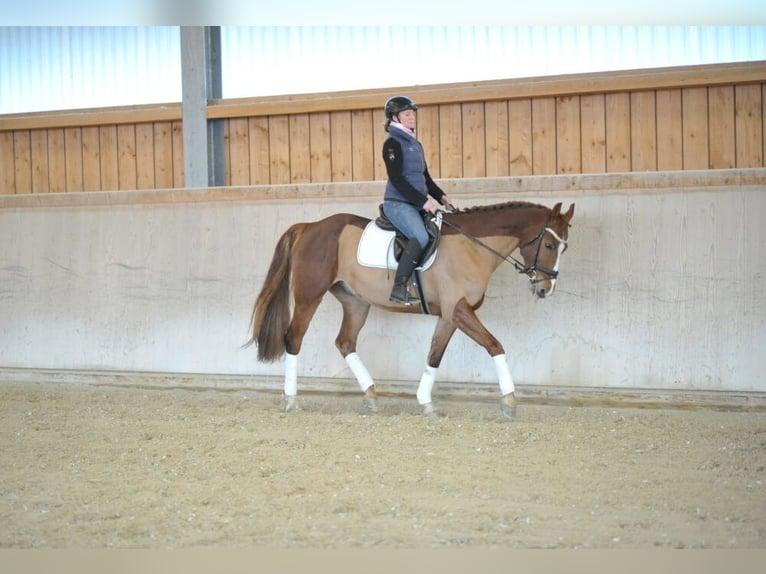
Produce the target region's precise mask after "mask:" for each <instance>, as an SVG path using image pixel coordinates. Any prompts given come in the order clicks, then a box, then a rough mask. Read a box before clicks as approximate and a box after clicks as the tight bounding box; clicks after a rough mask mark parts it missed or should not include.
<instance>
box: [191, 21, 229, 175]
mask: <svg viewBox="0 0 766 574" xmlns="http://www.w3.org/2000/svg"><path fill="white" fill-rule="evenodd" d="M181 68H182V94H183V95H182V97H183V102H182V104H181V109H182V116H183V140H184V185H185V186H186V187H209V186H220V185H225V183H226V174H225V171H224V149H223V120H212V121H208V120H207V118H206V117H205V108H206V106H207V103H208V101H209V100H211V99H213V98H220V97H221V96H222V89H221V29H220V27H218V26H181Z"/></svg>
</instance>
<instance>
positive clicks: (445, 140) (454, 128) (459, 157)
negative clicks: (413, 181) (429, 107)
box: [439, 104, 463, 177]
mask: <svg viewBox="0 0 766 574" xmlns="http://www.w3.org/2000/svg"><path fill="white" fill-rule="evenodd" d="M461 116H462V108H461V105H460V104H445V105H442V106H439V156H440V158H441V177H463V129H462V128H463V120H462V117H461Z"/></svg>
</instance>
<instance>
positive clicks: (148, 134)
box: [136, 123, 155, 189]
mask: <svg viewBox="0 0 766 574" xmlns="http://www.w3.org/2000/svg"><path fill="white" fill-rule="evenodd" d="M136 186H137V188H138V189H152V188H154V187H155V184H154V130H153V129H152V124H147V123H141V124H136Z"/></svg>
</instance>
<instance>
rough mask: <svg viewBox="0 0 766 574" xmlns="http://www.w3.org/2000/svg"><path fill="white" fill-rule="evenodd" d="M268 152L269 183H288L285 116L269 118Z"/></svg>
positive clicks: (288, 144)
mask: <svg viewBox="0 0 766 574" xmlns="http://www.w3.org/2000/svg"><path fill="white" fill-rule="evenodd" d="M269 151H270V157H269V165H270V169H269V172H270V174H271V177H270V183H272V184H279V183H290V123H289V121H288V119H287V116H286V115H280V116H272V117H270V118H269ZM328 181H329V180H328Z"/></svg>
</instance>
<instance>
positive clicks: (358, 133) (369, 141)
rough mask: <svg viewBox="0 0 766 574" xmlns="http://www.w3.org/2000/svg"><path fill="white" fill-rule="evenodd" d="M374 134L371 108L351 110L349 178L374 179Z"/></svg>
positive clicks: (357, 179) (375, 147)
mask: <svg viewBox="0 0 766 574" xmlns="http://www.w3.org/2000/svg"><path fill="white" fill-rule="evenodd" d="M376 151H377V146H376V145H375V135H374V130H373V126H372V111H371V110H354V111H353V112H351V168H352V173H351V179H352V180H354V181H371V180H373V179H375V161H374V158H375V155H376Z"/></svg>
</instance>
